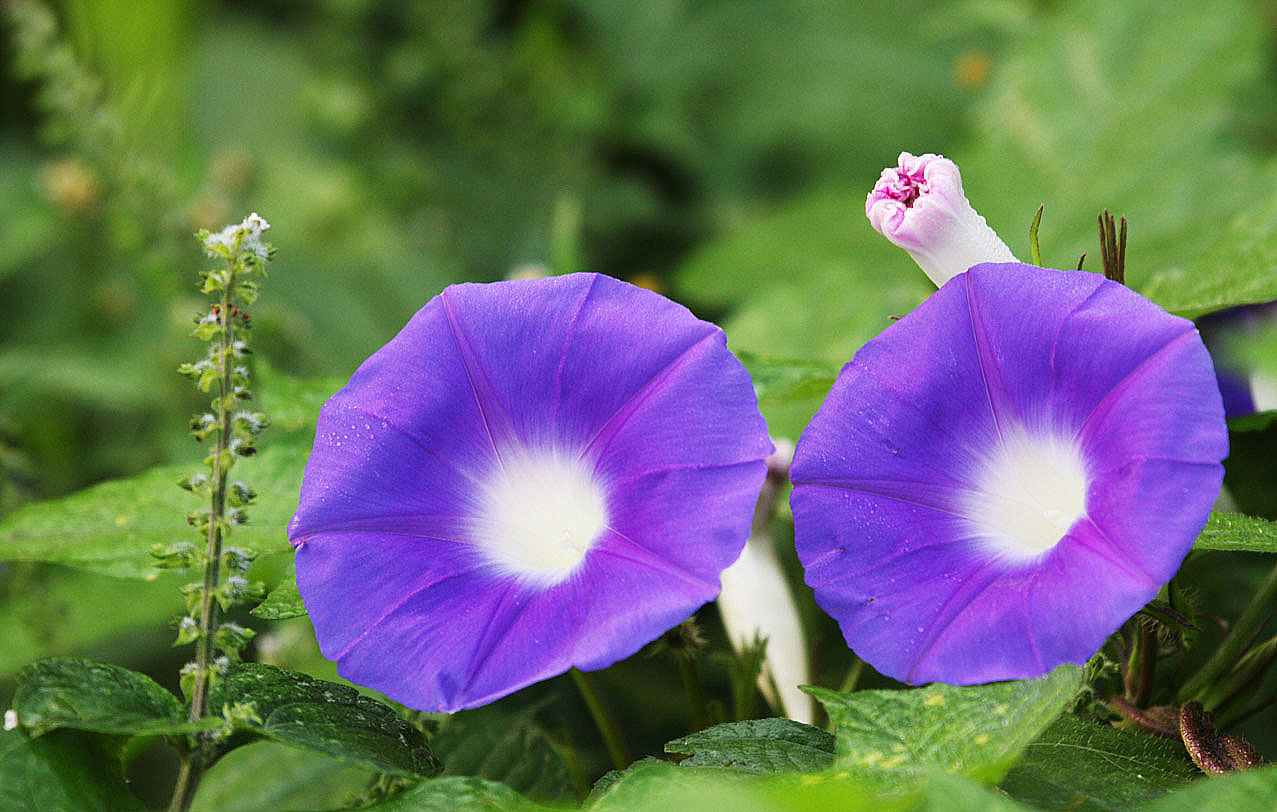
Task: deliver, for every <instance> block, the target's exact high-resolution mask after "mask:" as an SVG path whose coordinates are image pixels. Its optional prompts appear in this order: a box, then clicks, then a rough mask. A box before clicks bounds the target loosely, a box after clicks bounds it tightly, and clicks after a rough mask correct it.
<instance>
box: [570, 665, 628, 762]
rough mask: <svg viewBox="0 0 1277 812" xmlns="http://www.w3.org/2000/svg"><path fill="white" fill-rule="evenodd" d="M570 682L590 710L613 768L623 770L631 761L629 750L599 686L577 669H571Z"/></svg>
mask: <svg viewBox="0 0 1277 812" xmlns="http://www.w3.org/2000/svg"><path fill="white" fill-rule="evenodd" d="M572 681H573V682H575V683H576V689H577V690H578V691H580V692H581V698H582V699H584V700H585V705H586V707H588V708H589V709H590V716H592V717H594V724H595V726H597V727H598V729H599V733H600V734H602V736H603V743H604V744H606V745H607V752H608V755H610V756H611V757H612V764H613V766H615V767H616V769H618V770H624V769H625V768H626V767H628V766H630V762H631V761H633V759H632V758H631V757H630V748H629V747H628V746H627V745H626V744H625V737H624V736H622V735H621V728H620V726H619V725H617V723H616V717H615V716H613V715H612V709H611V708H609V707H608V705H607V702H605V701H604V699H603V694H601V693H599V686H598V685H596V684H595V682H594V677H592V676H590V675H589V674H587V673H585V672H584V671H582V670H580V669H579V668H573V669H572Z"/></svg>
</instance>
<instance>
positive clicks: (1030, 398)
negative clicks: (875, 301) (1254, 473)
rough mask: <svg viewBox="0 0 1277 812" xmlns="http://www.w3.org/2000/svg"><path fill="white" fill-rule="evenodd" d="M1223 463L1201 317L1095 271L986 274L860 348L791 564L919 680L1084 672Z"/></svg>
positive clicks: (810, 458)
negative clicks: (1190, 317)
mask: <svg viewBox="0 0 1277 812" xmlns="http://www.w3.org/2000/svg"><path fill="white" fill-rule="evenodd" d="M1227 451H1228V435H1227V431H1226V428H1225V424H1224V416H1223V408H1222V406H1221V404H1220V395H1219V389H1218V388H1217V386H1216V384H1215V376H1214V373H1213V371H1212V368H1211V360H1210V357H1209V355H1207V353H1206V349H1205V347H1203V346H1202V342H1201V339H1200V338H1199V337H1198V334H1197V331H1196V330H1195V329H1194V327H1193V324H1192V322H1190V321H1187V320H1186V319H1181V318H1178V317H1175V316H1171V315H1169V314H1167V313H1166V312H1165V311H1163V310H1161V309H1160V308H1159V307H1157V306H1156V305H1154V304H1153V303H1152V302H1149V301H1148V300H1147V299H1144V298H1143V297H1141V296H1139V295H1138V294H1136V293H1134V292H1132V291H1130V290H1128V289H1127V288H1124V287H1122V286H1121V285H1118V284H1116V283H1114V282H1110V281H1108V280H1106V279H1104V277H1102V276H1100V275H1098V274H1091V273H1085V272H1081V271H1048V270H1043V269H1041V268H1035V267H1032V266H1029V265H1020V264H1010V263H1008V264H991V265H979V266H976V267H974V268H972V269H971V270H970V271H968V272H967V273H964V274H962V275H960V276H958V277H956V278H954V279H953V280H952V281H950V282H949V283H948V284H946V285H945V286H944V287H943V288H941V289H940V290H939V291H938V292H936V293H935V294H934V295H933V296H932V297H931V298H929V299H928V300H927V301H925V302H923V303H922V305H920V306H919V307H918V308H917V309H916V310H915V311H914V312H912V313H911V314H909V315H908V316H906V317H905V318H904V319H902V320H900V321H899V322H897V323H896V324H893V325H892V326H890V327H888V328H887V329H886V330H884V331H883V332H882V334H881V335H879V336H878V337H877V338H875V339H873V340H872V341H870V342H869V343H867V344H866V345H865V346H864V347H863V348H862V349H861V350H860V351H859V352H858V353H856V357H855V358H854V359H853V360H852V361H851V362H850V363H849V364H847V366H846V367H845V368H844V369H843V370H842V372H841V374H840V375H839V377H838V381H837V382H836V383H835V384H834V387H833V389H832V390H831V391H830V393H829V396H828V398H827V399H826V400H825V403H824V404H823V405H822V406H821V408H820V410H819V412H817V414H816V417H815V418H814V419H813V420H812V422H811V425H810V426H809V427H808V428H807V430H806V432H804V434H803V436H802V438H801V439H800V440H799V442H798V450H797V452H796V454H795V457H794V465H793V468H792V470H791V475H792V478H793V481H794V493H793V497H792V506H793V512H794V525H795V534H796V541H797V547H798V555H799V558H800V560H801V561H802V563H803V566H804V567H805V568H806V572H807V583H809V584H810V585H811V586H812V587H814V588H815V592H816V601H817V603H819V604H820V605H821V607H823V608H824V609H825V610H826V611H827V612H829V613H830V614H831V615H833V616H834V618H836V619H837V620H838V622H839V624H840V625H841V626H842V631H843V635H844V636H845V637H846V639H847V643H848V644H849V645H850V646H851V647H852V649H854V650H855V651H856V653H857V654H859V655H860V656H861V657H863V658H864V659H865V660H866V661H867V662H869V663H870V664H871V665H873V666H874V667H875V668H877V669H878V670H879V671H881V672H882V673H884V674H887V675H888V676H891V677H894V678H896V679H899V680H903V681H905V682H910V683H923V682H929V681H933V680H938V681H942V682H948V683H954V684H970V683H980V682H988V681H992V680H1000V679H1018V678H1025V677H1034V676H1038V675H1041V674H1045V673H1046V672H1048V671H1050V670H1051V669H1052V668H1053V667H1054V666H1056V665H1059V664H1061V663H1066V662H1073V663H1080V662H1083V661H1085V660H1086V659H1087V658H1088V657H1090V656H1091V655H1092V654H1094V653H1095V651H1096V650H1097V649H1098V648H1099V647H1100V645H1101V644H1102V643H1103V642H1104V639H1105V638H1106V637H1107V636H1108V635H1109V634H1110V633H1111V632H1113V631H1114V630H1115V629H1116V628H1117V627H1118V626H1119V625H1121V623H1122V622H1123V621H1124V620H1125V619H1126V618H1127V617H1129V616H1130V615H1131V614H1133V613H1134V612H1135V611H1137V610H1138V609H1139V608H1140V607H1141V606H1143V605H1144V604H1145V603H1146V602H1147V601H1149V600H1150V599H1152V598H1153V596H1154V595H1155V594H1156V592H1157V590H1158V588H1159V587H1160V586H1161V585H1162V584H1164V583H1166V581H1167V580H1169V579H1170V577H1171V576H1172V575H1173V574H1174V573H1175V571H1176V569H1177V568H1178V567H1179V564H1180V561H1181V560H1182V559H1183V557H1184V555H1185V554H1186V553H1187V552H1188V550H1189V548H1190V547H1191V546H1192V543H1193V540H1194V538H1195V537H1196V535H1197V533H1198V531H1199V530H1200V529H1201V528H1202V526H1203V524H1204V523H1205V521H1206V517H1207V515H1208V513H1209V512H1210V508H1211V505H1212V503H1213V502H1214V501H1215V498H1216V496H1217V495H1218V493H1219V486H1220V482H1221V480H1222V478H1223V467H1222V466H1221V465H1220V460H1221V459H1222V458H1223V457H1224V456H1225V454H1226V453H1227Z"/></svg>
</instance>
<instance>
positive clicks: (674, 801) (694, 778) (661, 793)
mask: <svg viewBox="0 0 1277 812" xmlns="http://www.w3.org/2000/svg"><path fill="white" fill-rule="evenodd" d="M751 779H752V776H750V775H749V774H747V773H736V772H731V771H726V770H716V769H709V768H705V769H701V768H696V767H687V768H684V767H675V766H674V765H672V764H666V763H664V762H661V761H656V760H653V759H644V760H643V761H641V762H639V763H637V764H635V765H634V766H632V767H630V768H629V769H628V770H626V771H625V772H624V773H622V774H620V775H619V776H617V777H616V778H615V779H614V780H613V781H612V782H611V783H610V784H608V785H607V787H606V789H604V790H603V791H602V792H598V793H596V794H594V795H591V796H590V798H591V801H592V802H591V803H587V805H586V809H589V810H590V812H648V811H649V810H650V812H656V810H670V809H758V808H760V807H759V806H758V805H757V798H756V796H755V795H754V793H752V792H750V791H749V788H748V784H749V782H750V781H751Z"/></svg>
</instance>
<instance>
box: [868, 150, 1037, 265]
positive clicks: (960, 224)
mask: <svg viewBox="0 0 1277 812" xmlns="http://www.w3.org/2000/svg"><path fill="white" fill-rule="evenodd" d="M865 215H866V216H867V217H868V218H869V222H870V223H871V224H872V225H873V227H874V229H875V230H876V231H877V232H878V233H879V234H881V235H882V236H884V237H886V238H887V239H889V240H891V242H893V243H894V244H896V245H898V246H900V247H901V248H903V249H905V250H906V251H908V252H909V256H911V257H913V259H914V261H915V262H917V263H918V265H919V267H921V268H922V270H923V272H924V273H925V274H926V275H927V276H928V277H929V278H930V279H931V281H932V282H934V283H935V284H936V287H940V286H941V285H943V284H944V283H945V282H948V281H949V280H950V279H952V278H953V277H955V276H957V275H958V274H960V273H962V272H963V271H965V270H967V269H968V268H970V267H971V266H972V265H978V264H980V263H981V262H1015V261H1017V260H1016V258H1015V255H1014V254H1012V253H1011V249H1010V248H1007V246H1006V243H1004V242H1002V240H1001V239H1000V238H999V237H998V235H997V233H996V232H994V230H993V229H992V228H989V224H988V223H986V222H985V221H984V218H983V217H981V216H980V215H979V213H978V212H976V210H975V209H973V208H971V204H970V203H969V202H968V201H967V197H966V195H965V194H963V192H962V174H961V173H960V172H959V171H958V165H957V164H955V163H954V162H953V161H950V160H949V159H948V158H945V157H944V156H942V155H933V154H930V153H928V154H926V155H918V156H914V155H911V154H909V153H908V152H902V153H900V162H899V166H894V167H887V168H886V169H884V170H882V176H881V177H880V178H879V179H878V183H877V184H875V185H874V188H873V191H872V192H870V193H869V197H868V199H867V200H866V201H865Z"/></svg>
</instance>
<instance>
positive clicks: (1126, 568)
mask: <svg viewBox="0 0 1277 812" xmlns="http://www.w3.org/2000/svg"><path fill="white" fill-rule="evenodd" d="M1079 521H1082V522H1086V523H1087V524H1088V525H1090V527H1091V528H1092V529H1093V530H1095V532H1096V533H1097V534H1099V536H1100V538H1101V539H1103V540H1104V541H1105V542H1106V545H1107V546H1100V545H1096V544H1092V543H1091V542H1090V541H1088V540H1087V538H1086V535H1085V534H1084V533H1077V534H1073V533H1069V534H1067V536H1066V538H1069V539H1071V540H1072V541H1073V542H1074V543H1076V544H1080V545H1082V546H1083V547H1085V548H1086V549H1088V550H1090V551H1091V552H1092V553H1093V554H1095V555H1096V556H1098V557H1099V558H1103V559H1104V560H1105V561H1107V562H1109V563H1110V564H1112V565H1113V566H1115V567H1117V568H1118V569H1120V570H1122V571H1123V572H1125V573H1126V574H1127V575H1129V576H1131V577H1132V578H1134V579H1136V580H1138V581H1143V582H1144V583H1145V584H1147V585H1148V586H1149V587H1150V588H1151V589H1157V588H1158V587H1160V586H1161V585H1162V582H1161V581H1159V580H1157V579H1156V578H1154V577H1153V576H1151V575H1149V574H1148V572H1147V571H1146V570H1145V569H1144V567H1143V565H1141V564H1140V563H1139V562H1138V561H1136V560H1135V559H1134V558H1132V557H1131V556H1130V554H1129V553H1127V552H1126V550H1124V549H1122V547H1121V545H1119V544H1117V543H1116V542H1115V541H1113V537H1112V536H1110V535H1109V534H1108V533H1106V532H1105V531H1104V528H1103V527H1100V523H1099V522H1097V521H1096V520H1095V519H1093V518H1091V517H1090V516H1083V517H1082V518H1081V519H1080V520H1079Z"/></svg>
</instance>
